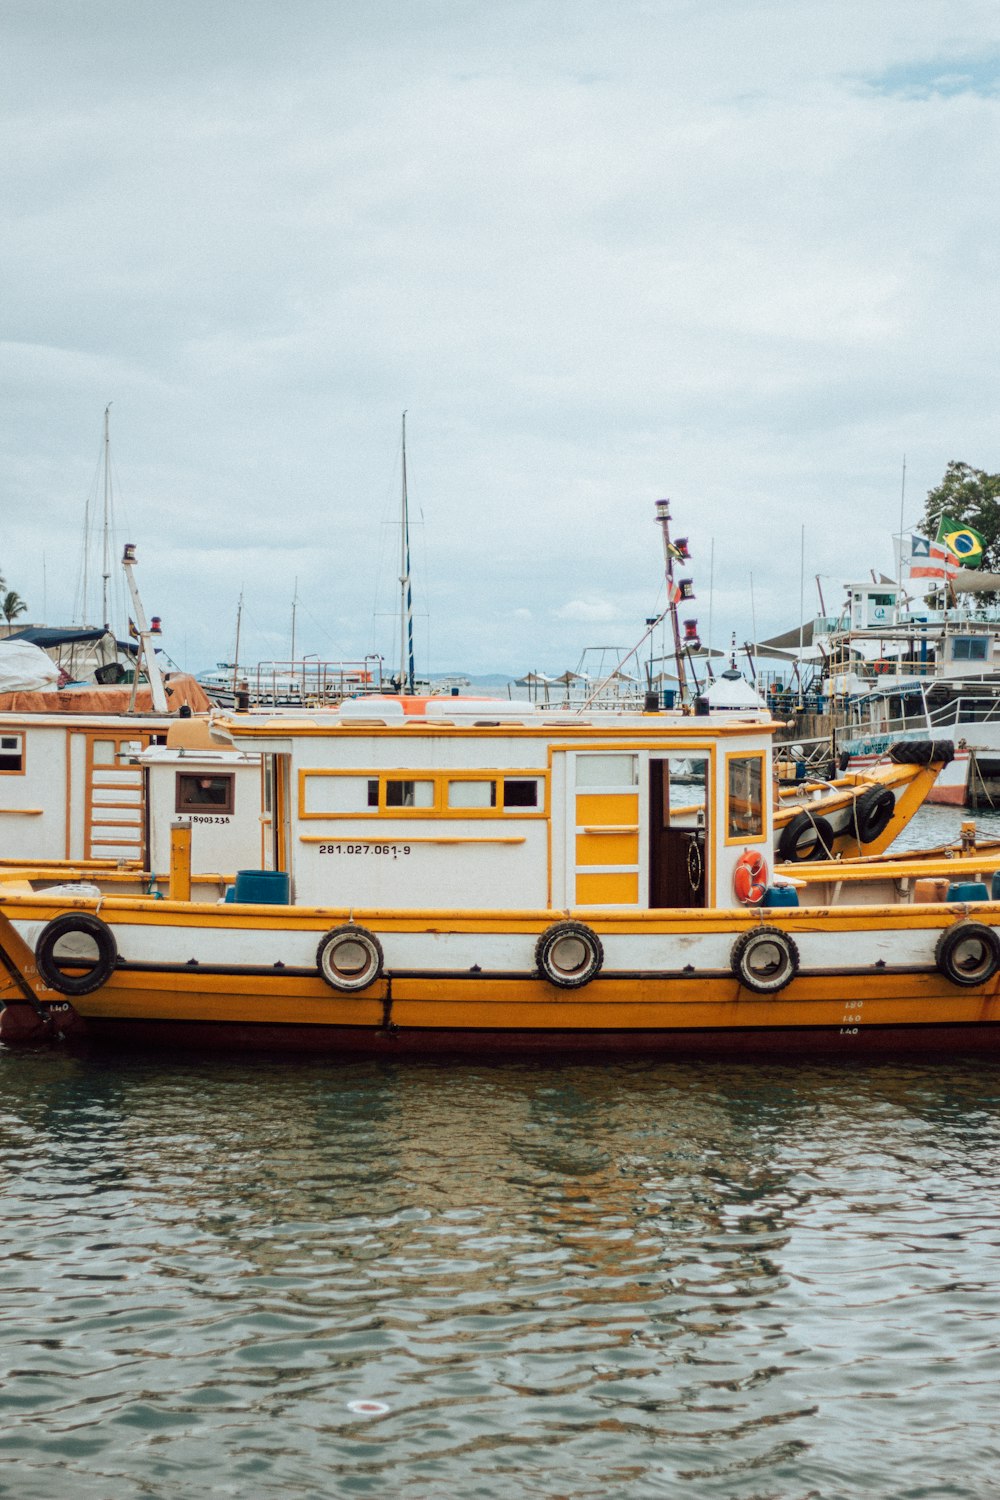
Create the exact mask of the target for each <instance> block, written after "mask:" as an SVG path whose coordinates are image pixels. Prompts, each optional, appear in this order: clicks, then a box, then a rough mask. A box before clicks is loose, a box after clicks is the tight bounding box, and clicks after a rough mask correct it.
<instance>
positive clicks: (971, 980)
mask: <svg viewBox="0 0 1000 1500" xmlns="http://www.w3.org/2000/svg"><path fill="white" fill-rule="evenodd" d="M934 962H935V964H936V965H937V968H938V971H939V972H940V973H941V974H943V975H944V977H945V979H949V980H951V983H952V984H960V985H963V986H965V987H966V988H967V989H968V988H972V987H973V986H975V985H979V984H985V983H986V981H987V980H988V979H992V978H993V975H994V974H995V973H996V971H997V969H998V968H1000V937H998V936H997V932H996V928H995V927H987V926H986V925H985V924H984V923H983V922H956V923H955V925H954V927H949V928H948V929H947V931H945V932H943V933H942V934H941V936H940V937H939V938H938V941H937V947H936V948H935V949H934Z"/></svg>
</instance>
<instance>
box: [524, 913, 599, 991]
mask: <svg viewBox="0 0 1000 1500" xmlns="http://www.w3.org/2000/svg"><path fill="white" fill-rule="evenodd" d="M603 963H604V947H603V945H602V943H601V940H600V938H599V937H598V936H597V933H596V932H595V931H594V929H593V928H592V927H588V926H587V925H586V923H585V922H554V923H553V924H552V926H551V927H546V929H545V931H544V932H543V933H542V935H541V937H540V938H539V939H538V942H537V943H536V944H535V965H536V967H537V969H538V972H539V973H540V974H541V975H542V977H543V978H545V979H547V980H548V981H549V983H550V984H554V985H557V986H558V987H559V989H561V990H578V989H580V988H581V986H582V985H585V984H589V983H590V981H591V980H592V979H595V978H596V977H597V975H598V974H599V973H600V972H601V965H602V964H603Z"/></svg>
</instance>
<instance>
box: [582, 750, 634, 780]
mask: <svg viewBox="0 0 1000 1500" xmlns="http://www.w3.org/2000/svg"><path fill="white" fill-rule="evenodd" d="M576 784H577V786H600V787H627V786H638V785H639V757H638V756H637V755H622V754H620V753H619V754H617V755H591V754H587V753H583V754H580V755H578V756H577V757H576Z"/></svg>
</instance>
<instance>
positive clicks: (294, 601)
mask: <svg viewBox="0 0 1000 1500" xmlns="http://www.w3.org/2000/svg"><path fill="white" fill-rule="evenodd" d="M298 602H299V580H298V579H297V578H296V580H295V588H294V589H293V590H292V670H293V671H294V669H295V606H296V605H297V604H298Z"/></svg>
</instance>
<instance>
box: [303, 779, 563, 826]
mask: <svg viewBox="0 0 1000 1500" xmlns="http://www.w3.org/2000/svg"><path fill="white" fill-rule="evenodd" d="M325 776H350V777H354V778H356V779H358V778H360V779H361V780H363V781H377V782H378V807H369V808H365V809H364V810H363V811H362V812H307V810H306V785H307V782H308V780H309V778H310V777H325ZM505 778H506V779H508V780H511V781H540V782H541V783H542V803H541V806H539V807H523V808H522V807H511V808H507V807H505V806H504V805H503V783H504V779H505ZM388 781H432V782H433V783H434V801H433V803H432V804H431V806H430V807H388V806H387V805H386V800H385V798H386V782H388ZM449 781H496V782H498V783H499V785H498V788H497V805H496V807H449V806H448V783H449ZM549 798H550V780H549V772H548V771H547V770H545V769H543V768H542V767H540V766H531V767H530V768H527V769H521V768H520V767H512V766H504V767H497V766H483V767H481V768H478V769H476V770H473V771H470V770H464V769H463V770H460V771H459V770H455V771H442V770H438V769H435V770H423V769H422V770H415V769H413V768H412V767H408V766H393V767H391V768H389V769H386V768H384V767H380V768H379V769H378V770H374V769H373V770H365V769H364V768H363V767H351V768H349V769H347V768H345V769H343V770H342V769H340V768H339V767H338V768H337V769H336V770H331V769H330V768H328V767H325V766H324V767H320V766H303V767H301V768H300V769H299V787H298V804H299V819H300V821H302V822H306V823H307V822H313V821H315V820H317V819H323V820H325V821H326V822H329V821H331V820H336V821H337V822H338V823H339V822H341V821H342V820H343V821H351V822H353V821H355V820H357V819H370V818H403V819H408V820H412V819H414V818H443V819H452V820H454V819H460V820H463V821H464V820H467V819H470V818H471V819H475V820H479V819H482V818H504V817H506V818H514V819H516V820H517V821H519V822H520V821H521V820H522V819H526V818H547V817H548V816H549Z"/></svg>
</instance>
